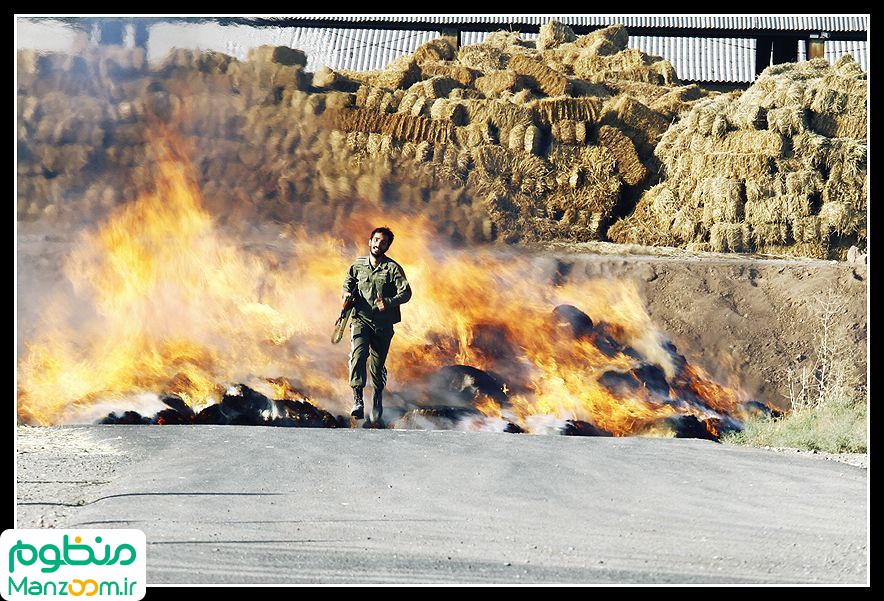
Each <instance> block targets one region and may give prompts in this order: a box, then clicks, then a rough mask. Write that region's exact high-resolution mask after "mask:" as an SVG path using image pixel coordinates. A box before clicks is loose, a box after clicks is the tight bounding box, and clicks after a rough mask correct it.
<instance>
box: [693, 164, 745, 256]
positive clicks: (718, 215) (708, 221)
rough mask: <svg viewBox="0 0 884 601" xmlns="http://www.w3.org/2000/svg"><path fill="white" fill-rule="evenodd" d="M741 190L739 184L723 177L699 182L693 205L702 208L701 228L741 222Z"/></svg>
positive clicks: (742, 206) (742, 205) (742, 207)
mask: <svg viewBox="0 0 884 601" xmlns="http://www.w3.org/2000/svg"><path fill="white" fill-rule="evenodd" d="M742 188H743V186H742V184H741V182H739V181H737V180H732V179H727V178H723V177H710V178H706V179H703V180H700V182H699V183H698V185H697V187H696V189H695V191H694V195H695V197H696V203H695V204H696V205H697V206H702V207H703V217H702V221H701V222H702V224H703V226H704V227H706V228H710V227H711V226H712V224H714V223H735V222H738V221H742V220H743V209H744V205H745V203H744V202H743V196H742ZM710 231H711V230H710ZM713 246H715V244H713Z"/></svg>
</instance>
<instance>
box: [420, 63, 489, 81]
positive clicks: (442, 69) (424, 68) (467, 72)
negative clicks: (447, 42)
mask: <svg viewBox="0 0 884 601" xmlns="http://www.w3.org/2000/svg"><path fill="white" fill-rule="evenodd" d="M420 71H421V76H422V77H423V78H428V77H435V76H442V77H449V78H451V79H453V80H454V81H456V82H458V83H459V84H460V85H462V86H471V85H473V82H474V81H475V79H476V78H477V77H478V76H479V73H478V72H477V71H474V70H473V69H470V68H468V67H465V66H463V65H459V64H457V63H456V62H429V63H423V64H421V65H420Z"/></svg>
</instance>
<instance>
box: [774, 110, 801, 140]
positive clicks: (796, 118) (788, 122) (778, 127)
mask: <svg viewBox="0 0 884 601" xmlns="http://www.w3.org/2000/svg"><path fill="white" fill-rule="evenodd" d="M767 128H768V129H769V130H770V131H773V132H776V133H779V134H783V135H784V136H793V135H795V134H797V133H800V132H802V131H804V130H806V129H807V116H806V113H805V111H804V109H803V108H802V107H800V106H791V107H783V108H780V109H770V110H769V111H768V112H767Z"/></svg>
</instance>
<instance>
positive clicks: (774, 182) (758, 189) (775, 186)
mask: <svg viewBox="0 0 884 601" xmlns="http://www.w3.org/2000/svg"><path fill="white" fill-rule="evenodd" d="M745 183H746V200H747V201H752V202H756V201H759V200H764V199H767V198H770V197H772V196H781V195H783V194H787V191H786V178H785V176H784V175H783V174H781V173H778V174H776V175H770V174H768V175H764V176H761V177H750V178H747V179H746V182H745Z"/></svg>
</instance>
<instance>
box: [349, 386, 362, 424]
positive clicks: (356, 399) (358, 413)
mask: <svg viewBox="0 0 884 601" xmlns="http://www.w3.org/2000/svg"><path fill="white" fill-rule="evenodd" d="M350 415H352V416H353V417H355V418H356V419H363V418H364V417H365V403H363V402H362V389H361V388H354V389H353V410H352V411H350Z"/></svg>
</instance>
